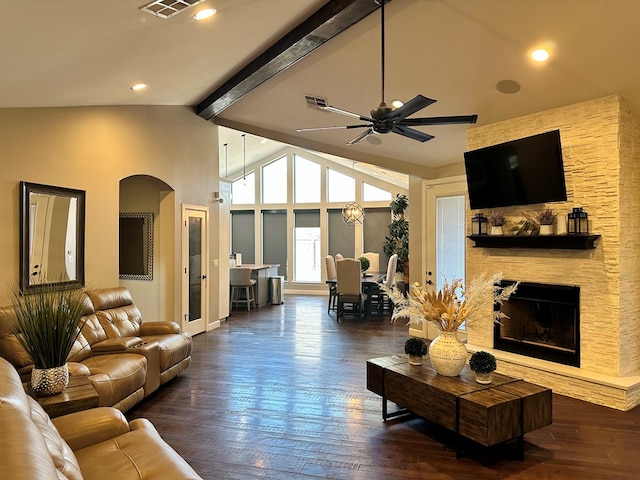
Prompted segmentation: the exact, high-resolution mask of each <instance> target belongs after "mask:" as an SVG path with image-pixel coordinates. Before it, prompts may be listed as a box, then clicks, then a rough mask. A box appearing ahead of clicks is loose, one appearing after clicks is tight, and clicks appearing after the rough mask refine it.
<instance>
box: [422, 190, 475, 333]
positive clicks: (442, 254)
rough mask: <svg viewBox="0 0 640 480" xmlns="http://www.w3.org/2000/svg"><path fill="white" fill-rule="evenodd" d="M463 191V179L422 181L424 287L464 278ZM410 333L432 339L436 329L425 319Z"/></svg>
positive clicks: (436, 331) (437, 286)
mask: <svg viewBox="0 0 640 480" xmlns="http://www.w3.org/2000/svg"><path fill="white" fill-rule="evenodd" d="M466 195H467V186H466V183H465V182H455V183H448V184H439V185H426V206H427V208H426V212H425V215H426V238H427V241H426V271H425V278H424V279H422V281H423V282H424V284H425V286H426V288H433V289H437V290H439V289H440V288H442V285H443V283H444V282H445V280H446V281H448V282H451V281H452V280H454V279H462V281H464V279H465V248H466V236H465V235H466ZM410 333H412V334H414V335H419V336H422V337H425V338H429V339H434V338H435V337H437V336H438V333H439V332H438V329H437V328H436V327H435V326H434V325H431V324H426V322H425V323H424V324H423V326H422V331H419V332H418V331H416V332H410ZM463 336H464V335H463Z"/></svg>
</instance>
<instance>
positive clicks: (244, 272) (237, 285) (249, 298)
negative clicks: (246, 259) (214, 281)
mask: <svg viewBox="0 0 640 480" xmlns="http://www.w3.org/2000/svg"><path fill="white" fill-rule="evenodd" d="M229 284H230V285H231V295H230V298H229V310H231V309H232V308H233V304H234V303H236V304H237V303H244V304H246V305H247V310H248V311H250V310H251V304H252V303H253V307H254V308H256V298H255V289H254V285H255V284H256V281H255V280H254V279H253V278H251V268H249V267H234V268H230V269H229ZM243 290H244V297H243V296H242V291H243ZM236 293H237V294H238V296H237V297H236Z"/></svg>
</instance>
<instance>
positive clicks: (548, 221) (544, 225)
mask: <svg viewBox="0 0 640 480" xmlns="http://www.w3.org/2000/svg"><path fill="white" fill-rule="evenodd" d="M537 220H538V222H539V223H540V235H553V224H554V222H555V220H556V214H555V213H553V210H551V209H550V208H547V209H545V210H543V211H542V212H540V213H539V214H538V216H537Z"/></svg>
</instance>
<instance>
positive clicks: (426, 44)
mask: <svg viewBox="0 0 640 480" xmlns="http://www.w3.org/2000/svg"><path fill="white" fill-rule="evenodd" d="M364 1H367V2H369V1H370V2H371V3H373V2H374V0H353V2H345V1H343V0H334V1H332V2H326V1H324V0H269V1H268V2H267V1H264V0H263V1H260V0H205V1H204V2H201V3H200V4H198V5H196V6H194V7H190V8H188V9H186V10H184V11H183V12H181V13H179V14H177V15H175V16H173V17H171V18H168V19H162V18H159V17H156V16H153V15H150V14H148V13H144V12H142V11H140V10H139V7H141V6H142V5H143V4H144V0H138V1H136V0H110V1H108V2H104V1H103V2H99V1H97V0H56V1H55V2H10V3H8V4H7V5H4V6H3V7H4V8H3V15H2V16H1V17H0V38H1V39H2V45H3V47H2V49H1V50H0V66H1V72H2V73H0V108H10V107H52V106H77V105H186V106H190V107H193V109H194V115H196V114H197V111H198V106H199V105H200V106H201V105H202V104H203V102H205V101H206V100H207V99H208V98H210V96H211V95H212V94H214V92H216V91H217V90H218V89H219V88H220V87H222V86H223V85H225V82H227V81H228V80H229V79H231V78H232V77H233V76H234V74H236V73H237V72H239V71H241V70H242V69H243V67H245V66H246V65H248V64H250V63H251V61H252V60H254V59H255V58H256V57H259V56H260V54H261V53H263V52H264V51H265V50H267V49H268V48H269V47H270V46H271V45H273V44H276V43H277V42H278V40H279V39H281V38H283V37H285V36H286V35H287V33H288V32H291V31H292V30H294V28H295V27H296V26H297V25H299V24H301V23H303V22H304V21H305V19H307V18H308V17H310V16H312V15H313V14H314V12H316V11H317V10H318V9H321V8H325V9H331V8H332V7H336V8H337V7H342V6H343V4H346V3H359V2H364ZM205 6H211V7H214V8H216V9H217V14H216V15H214V16H213V17H211V18H209V19H207V20H203V21H199V22H196V21H195V20H193V18H192V14H193V13H195V11H196V10H197V9H199V8H202V7H205ZM376 8H377V5H374V6H373V9H374V10H375V9H376ZM385 8H386V20H387V21H386V85H385V87H386V95H385V97H386V100H387V103H389V102H390V101H391V100H392V99H402V100H405V101H406V100H408V99H410V98H413V97H414V96H415V95H417V94H423V95H425V96H426V97H430V98H433V99H436V100H437V103H435V104H433V105H431V106H429V107H427V108H425V109H424V110H422V111H421V112H419V113H418V114H416V115H415V116H442V115H458V114H472V113H477V114H478V125H484V124H488V123H493V122H496V121H500V120H503V119H507V118H513V117H517V116H521V115H527V114H530V113H533V112H538V111H541V110H545V109H549V108H553V107H558V106H562V105H568V104H572V103H577V102H580V101H584V100H589V99H592V98H597V97H602V96H605V95H610V94H620V95H622V96H623V97H624V98H625V99H626V100H627V101H628V102H629V104H630V105H631V107H632V108H633V109H634V110H635V111H636V112H640V65H639V64H638V62H637V61H636V59H637V53H636V51H635V49H636V46H637V45H640V29H638V28H637V25H636V22H637V19H638V18H640V2H638V1H636V0H562V1H558V0H518V1H506V0H392V1H390V2H389V3H387V4H386V7H385ZM338 21H339V20H338V18H337V17H336V19H334V20H330V21H329V23H328V24H327V25H331V22H338ZM540 46H544V47H546V48H548V49H549V50H550V53H551V57H550V59H549V61H547V62H546V63H536V62H533V61H532V60H531V59H530V57H529V54H530V52H531V51H532V50H533V49H534V48H537V47H540ZM503 80H512V81H515V82H517V83H518V84H519V85H520V90H519V91H518V92H517V93H513V94H505V93H501V92H500V91H498V89H497V84H498V82H500V81H503ZM138 82H145V83H147V84H148V87H147V88H146V89H144V90H143V91H139V92H134V91H132V90H131V89H130V86H131V85H132V84H134V83H138ZM247 91H248V93H246V94H244V95H241V96H239V99H238V100H237V101H235V102H234V103H232V104H230V105H229V106H226V108H224V109H221V111H220V112H219V113H216V115H215V116H214V117H212V119H211V121H214V122H215V123H218V124H220V125H225V126H228V127H232V128H237V129H240V130H243V131H246V132H249V133H250V134H252V135H251V136H252V138H254V136H260V137H267V138H270V139H272V140H276V141H281V142H286V143H290V144H296V145H300V146H303V147H305V148H309V149H313V150H316V151H319V152H326V153H330V154H334V155H339V156H342V157H345V158H349V159H353V160H357V161H359V162H369V163H373V164H376V165H379V166H383V167H387V168H392V169H394V170H398V171H402V172H405V173H408V172H414V173H417V174H419V175H423V176H431V175H434V174H436V172H437V170H436V169H437V168H438V167H442V166H445V165H448V164H453V163H457V162H460V161H461V160H462V154H463V152H464V149H465V132H466V130H467V128H469V127H468V126H467V125H451V126H437V127H419V129H420V130H422V131H424V132H427V133H430V134H432V135H434V136H435V138H434V139H433V140H430V141H428V142H425V143H421V142H417V141H414V140H411V139H408V138H406V137H402V136H400V135H395V134H385V135H376V136H375V137H374V139H373V140H380V141H366V140H365V141H362V142H360V143H358V144H357V145H353V146H347V145H346V142H347V141H349V140H350V139H352V138H353V137H354V136H355V135H357V133H359V132H356V131H354V130H322V131H315V132H304V133H300V132H297V131H296V129H297V128H300V127H317V126H334V125H347V124H350V123H353V122H352V121H351V120H352V119H350V118H347V117H344V116H342V115H338V114H336V113H329V112H326V111H320V110H318V109H315V108H312V107H309V106H308V105H307V103H306V101H305V97H304V96H305V94H308V95H313V96H317V97H323V98H326V99H327V100H328V102H329V103H330V104H331V105H334V106H336V107H339V108H342V109H344V110H348V111H350V112H356V113H359V114H364V115H369V111H370V110H371V109H372V108H374V107H376V106H378V104H379V103H380V17H379V12H378V11H377V10H376V11H374V13H373V14H369V15H365V16H364V18H363V19H362V20H360V21H358V22H357V23H356V24H355V25H353V26H351V27H350V28H347V29H346V30H344V31H343V32H342V33H339V34H338V35H337V36H335V37H334V38H332V39H330V40H328V41H327V42H326V43H324V44H322V45H321V46H319V47H318V48H316V49H315V50H314V51H312V52H311V53H309V54H308V55H306V56H304V57H303V58H302V59H300V60H299V61H297V62H296V63H294V64H293V65H291V66H290V67H289V68H286V69H285V70H283V71H282V72H280V73H278V74H277V75H275V76H273V77H272V78H269V79H267V80H266V81H264V82H262V83H260V84H258V85H256V86H255V88H252V89H247ZM203 121H204V120H203ZM356 123H358V122H356ZM233 135H235V134H233ZM228 141H229V142H231V141H233V142H234V144H236V143H237V139H235V138H234V137H233V136H232V137H229V138H228ZM223 142H224V140H223ZM230 145H231V143H230ZM260 145H264V144H260ZM276 146H277V144H273V147H258V146H257V147H255V149H254V148H253V147H252V148H251V150H250V152H251V155H257V154H258V149H260V148H276ZM235 150H236V149H234V151H233V152H229V155H230V162H232V164H233V163H234V162H239V161H241V160H240V156H239V155H240V152H239V151H235Z"/></svg>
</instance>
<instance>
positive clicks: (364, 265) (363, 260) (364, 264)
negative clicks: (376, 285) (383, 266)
mask: <svg viewBox="0 0 640 480" xmlns="http://www.w3.org/2000/svg"><path fill="white" fill-rule="evenodd" d="M358 260H360V270H362V273H364V272H366V271H367V270H369V267H370V266H371V262H369V259H368V258H367V257H358Z"/></svg>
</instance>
